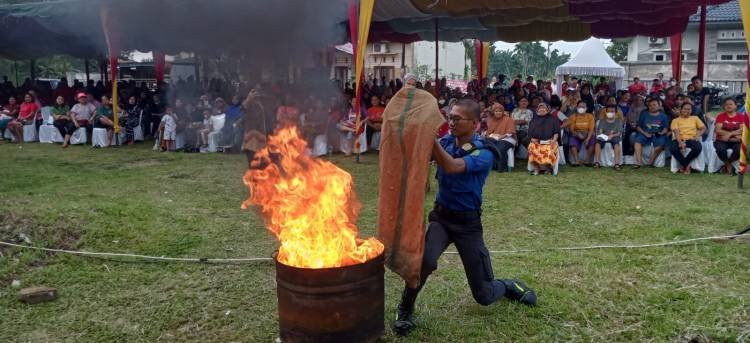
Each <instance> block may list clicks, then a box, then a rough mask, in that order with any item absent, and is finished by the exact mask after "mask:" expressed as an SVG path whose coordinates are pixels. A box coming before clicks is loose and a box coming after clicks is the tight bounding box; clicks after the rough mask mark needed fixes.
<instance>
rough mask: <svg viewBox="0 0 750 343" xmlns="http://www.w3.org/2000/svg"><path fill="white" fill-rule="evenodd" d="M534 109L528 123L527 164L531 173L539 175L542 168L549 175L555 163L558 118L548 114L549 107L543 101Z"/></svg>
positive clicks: (558, 126) (558, 134)
mask: <svg viewBox="0 0 750 343" xmlns="http://www.w3.org/2000/svg"><path fill="white" fill-rule="evenodd" d="M536 111H537V112H536V116H535V117H534V119H532V120H531V122H530V123H529V138H530V139H531V141H530V142H529V164H531V166H532V168H533V171H532V175H539V173H540V171H542V170H544V172H545V174H548V175H551V174H552V173H553V171H554V167H555V165H557V156H558V152H559V149H558V145H557V139H558V138H559V136H560V120H558V119H557V118H555V117H553V116H550V115H549V112H550V107H549V105H547V104H545V103H541V104H539V107H537V110H536Z"/></svg>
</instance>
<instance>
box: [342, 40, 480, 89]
mask: <svg viewBox="0 0 750 343" xmlns="http://www.w3.org/2000/svg"><path fill="white" fill-rule="evenodd" d="M465 56H466V54H465V51H464V45H463V43H461V42H440V45H439V47H438V58H439V60H438V64H439V65H440V77H446V78H448V79H463V77H464V68H465V67H466V63H468V62H467V61H466V57H465ZM409 72H411V73H415V74H418V76H419V77H420V79H425V80H427V79H432V78H434V75H435V42H426V41H421V42H415V43H411V44H402V43H391V42H374V43H369V44H367V49H366V55H365V76H366V77H373V78H378V79H381V78H382V77H385V78H386V80H393V79H397V78H402V77H403V76H404V75H405V74H406V73H409ZM353 77H354V58H353V56H352V46H351V44H345V45H339V46H337V47H336V54H335V57H334V63H333V66H332V69H331V78H332V79H334V80H339V81H341V82H346V81H350V80H351V79H352V78H353Z"/></svg>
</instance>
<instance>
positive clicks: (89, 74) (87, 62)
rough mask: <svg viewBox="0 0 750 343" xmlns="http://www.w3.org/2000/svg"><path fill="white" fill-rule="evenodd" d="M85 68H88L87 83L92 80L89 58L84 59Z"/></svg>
mask: <svg viewBox="0 0 750 343" xmlns="http://www.w3.org/2000/svg"><path fill="white" fill-rule="evenodd" d="M83 65H84V69H85V70H86V83H88V82H89V80H91V70H89V59H88V58H87V59H85V60H83Z"/></svg>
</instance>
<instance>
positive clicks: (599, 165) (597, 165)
mask: <svg viewBox="0 0 750 343" xmlns="http://www.w3.org/2000/svg"><path fill="white" fill-rule="evenodd" d="M601 167H602V165H601V164H599V162H596V163H594V168H596V169H599V168H601Z"/></svg>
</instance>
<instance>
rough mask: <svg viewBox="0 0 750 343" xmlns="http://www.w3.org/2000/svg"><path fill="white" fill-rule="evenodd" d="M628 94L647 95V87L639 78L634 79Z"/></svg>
mask: <svg viewBox="0 0 750 343" xmlns="http://www.w3.org/2000/svg"><path fill="white" fill-rule="evenodd" d="M628 93H630V94H632V95H646V85H644V84H642V83H641V79H640V78H639V77H637V76H636V77H634V78H633V84H632V85H630V86H629V87H628Z"/></svg>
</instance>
